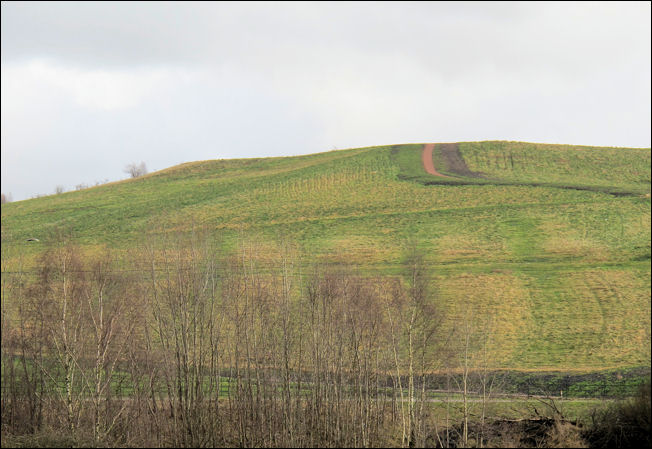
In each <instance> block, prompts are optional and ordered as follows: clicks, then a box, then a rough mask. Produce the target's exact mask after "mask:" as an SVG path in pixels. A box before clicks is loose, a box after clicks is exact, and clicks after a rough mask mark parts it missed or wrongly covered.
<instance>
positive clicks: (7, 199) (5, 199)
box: [1, 193, 11, 204]
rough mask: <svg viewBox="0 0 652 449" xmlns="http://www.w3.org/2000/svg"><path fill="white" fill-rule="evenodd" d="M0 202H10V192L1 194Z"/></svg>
mask: <svg viewBox="0 0 652 449" xmlns="http://www.w3.org/2000/svg"><path fill="white" fill-rule="evenodd" d="M1 202H2V204H7V203H11V193H7V194H4V193H3V194H2V201H1Z"/></svg>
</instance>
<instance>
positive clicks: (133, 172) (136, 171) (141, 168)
mask: <svg viewBox="0 0 652 449" xmlns="http://www.w3.org/2000/svg"><path fill="white" fill-rule="evenodd" d="M124 172H125V173H128V174H129V176H131V177H132V178H138V177H140V176H143V175H146V174H147V166H146V165H145V163H144V162H141V163H140V164H136V163H135V162H132V163H131V164H128V165H127V166H126V167H125V169H124Z"/></svg>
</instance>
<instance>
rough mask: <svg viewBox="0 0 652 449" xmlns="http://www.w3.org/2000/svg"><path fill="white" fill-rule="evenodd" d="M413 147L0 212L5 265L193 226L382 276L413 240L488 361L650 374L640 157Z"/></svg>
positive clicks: (180, 171) (196, 169) (286, 162)
mask: <svg viewBox="0 0 652 449" xmlns="http://www.w3.org/2000/svg"><path fill="white" fill-rule="evenodd" d="M422 149H423V145H422V144H413V145H394V146H382V147H369V148H361V149H353V150H344V151H333V152H327V153H320V154H313V155H309V156H299V157H284V158H264V159H239V160H213V161H201V162H193V163H187V164H182V165H179V166H176V167H172V168H169V169H166V170H162V171H159V172H156V173H152V174H150V175H147V176H144V177H142V178H138V179H134V180H128V181H121V182H115V183H111V184H107V185H103V186H98V187H94V188H90V189H87V190H83V191H76V192H68V193H64V194H60V195H54V196H50V197H44V198H38V199H33V200H28V201H21V202H16V203H10V204H5V205H3V206H2V251H3V256H2V257H3V271H11V269H12V267H14V269H15V267H17V266H18V263H19V260H20V263H21V264H22V266H24V267H30V266H33V265H34V263H35V257H36V255H38V253H39V252H40V251H41V250H42V248H43V247H44V246H45V245H47V243H48V239H49V238H51V237H49V236H50V235H51V232H52V231H54V230H55V229H59V228H66V229H69V230H71V231H72V232H73V233H74V235H75V236H76V238H77V241H78V242H79V243H80V244H81V245H82V246H85V247H86V248H87V249H88V250H89V251H93V250H94V249H95V248H98V247H101V246H103V245H106V246H109V247H112V248H116V249H118V250H127V249H129V248H130V247H132V246H134V245H137V244H139V242H140V241H141V240H143V238H145V236H147V235H148V234H149V233H157V232H161V231H162V230H176V231H181V232H185V231H188V230H190V229H192V227H193V226H194V227H197V226H200V227H206V228H209V229H211V231H212V232H213V234H214V236H215V237H216V238H218V239H219V240H220V241H222V242H223V244H224V245H225V247H226V248H234V247H236V245H237V242H238V241H239V239H243V238H244V239H247V238H254V237H255V238H256V239H257V240H259V241H261V242H263V247H264V248H268V249H269V251H270V252H273V251H274V245H275V242H277V241H278V240H279V239H282V238H286V239H291V240H292V241H294V242H296V243H297V244H298V245H299V246H300V247H301V249H302V251H303V254H304V255H305V256H304V259H305V260H306V262H312V261H322V262H330V263H337V262H340V261H346V262H347V263H354V264H357V265H359V267H360V269H361V270H362V271H363V272H366V273H369V274H380V275H397V274H399V273H400V272H401V271H400V270H401V268H400V266H401V262H402V260H403V258H404V254H405V248H406V246H407V242H408V241H416V242H418V245H419V246H420V247H421V249H422V250H423V251H424V252H425V254H426V260H427V263H428V266H429V267H430V276H431V284H432V288H433V292H434V294H435V295H436V296H437V297H438V298H440V299H441V301H442V302H443V303H444V304H445V305H446V308H447V310H448V312H449V315H450V316H451V317H455V316H462V315H463V314H464V313H467V312H468V310H471V309H472V310H475V311H476V312H477V313H480V314H492V316H493V323H494V324H493V328H494V330H495V331H494V333H493V337H492V343H491V347H492V351H493V354H494V355H495V359H496V360H497V366H499V367H503V368H514V369H533V370H541V369H567V370H568V369H586V370H595V369H603V368H608V367H628V366H641V365H644V366H649V364H650V361H649V357H650V356H649V345H650V150H649V149H627V148H595V147H577V146H567V145H540V144H528V143H520V142H469V143H460V144H457V145H453V146H450V145H443V144H438V145H436V146H435V151H434V154H433V159H434V164H435V167H437V170H438V171H440V172H441V173H442V174H446V175H448V177H446V178H444V177H437V176H433V175H429V174H428V173H426V172H425V170H424V168H423V164H422V161H421V155H422ZM29 237H37V238H39V239H40V240H41V242H39V243H38V244H33V242H25V240H26V239H27V238H29ZM263 256H264V255H261V257H263Z"/></svg>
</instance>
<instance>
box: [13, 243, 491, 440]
mask: <svg viewBox="0 0 652 449" xmlns="http://www.w3.org/2000/svg"><path fill="white" fill-rule="evenodd" d="M49 240H50V241H56V242H57V243H56V244H52V245H50V246H49V247H48V248H47V249H46V250H44V251H43V253H42V255H41V256H40V259H39V261H38V266H37V270H36V273H34V274H33V275H31V276H29V275H27V274H24V273H21V272H18V273H16V274H15V275H11V276H10V275H3V278H2V301H3V304H2V397H1V400H2V404H1V405H2V430H3V433H4V432H9V433H13V434H29V433H36V432H41V431H43V429H53V430H54V431H56V432H59V433H60V434H63V435H66V436H68V437H70V438H73V439H74V441H85V442H87V443H88V444H93V445H102V444H109V445H129V446H175V447H205V446H212V447H215V446H239V447H251V446H265V447H278V446H283V447H294V446H310V447H314V446H325V447H348V446H364V447H370V446H388V445H389V446H400V447H410V446H426V445H432V446H439V447H442V446H444V447H445V446H449V445H450V438H452V436H451V435H449V433H448V431H449V429H458V430H456V432H457V433H458V435H456V436H455V438H457V440H456V441H461V444H463V445H468V442H469V439H470V438H471V437H473V438H474V441H476V442H477V441H480V444H482V441H483V434H482V432H483V431H484V430H483V429H484V420H485V414H486V403H487V402H486V401H487V400H488V398H489V397H490V396H491V394H492V388H493V384H492V382H493V378H492V377H491V376H490V375H489V374H488V371H487V369H486V368H487V366H489V360H488V359H487V357H488V355H487V352H486V347H487V340H488V338H490V322H489V321H488V320H484V321H482V322H481V321H478V320H473V319H472V318H471V314H470V315H469V319H466V320H464V321H463V322H460V323H459V326H456V327H451V326H446V325H444V322H445V318H446V313H445V310H443V308H442V307H441V306H440V304H438V301H437V297H436V295H434V294H433V293H432V291H431V289H430V286H429V273H428V270H427V268H426V264H425V263H424V258H423V254H421V253H420V252H419V251H418V249H417V246H416V245H414V244H412V245H408V246H409V247H410V249H408V250H407V251H406V255H405V258H404V259H405V261H404V272H403V275H402V276H394V277H387V276H386V277H369V276H363V275H361V274H359V273H357V272H356V270H355V269H354V268H353V267H351V266H346V265H337V266H328V265H324V264H306V263H303V262H302V259H301V256H300V251H298V249H297V248H296V247H295V246H294V245H293V244H292V243H291V242H281V243H279V244H278V245H277V247H276V249H275V250H274V251H269V249H268V248H265V249H263V246H262V245H257V244H256V243H254V242H253V241H245V240H243V241H241V242H240V243H239V245H238V248H237V249H236V250H233V251H225V250H223V249H222V248H221V247H220V246H219V245H217V244H216V243H215V241H214V239H212V238H209V237H208V234H206V235H201V234H200V233H192V234H188V235H171V234H163V236H159V237H158V238H157V239H150V240H149V241H148V242H145V243H143V244H142V245H141V246H140V248H139V249H138V250H133V251H130V252H128V253H127V254H125V253H118V252H116V251H112V250H108V249H104V250H101V251H98V252H96V253H94V254H85V253H82V251H80V249H79V248H77V247H76V246H75V245H74V244H73V243H72V240H70V239H66V238H65V237H63V236H59V237H58V238H56V239H49ZM3 263H4V261H3ZM263 263H264V265H265V269H262V265H263ZM270 267H271V268H270ZM481 323H482V324H481ZM483 349H484V351H483ZM483 367H484V369H482V368H483ZM433 372H446V373H450V376H449V377H448V378H449V381H450V385H449V389H450V390H453V389H454V390H457V391H459V393H460V398H461V400H460V401H459V403H456V404H455V406H457V407H458V408H459V410H458V411H459V416H461V417H462V424H461V426H459V427H452V426H449V425H448V424H450V423H449V422H448V420H449V415H448V411H447V412H446V415H445V416H433V411H432V407H429V405H428V404H429V400H428V399H429V391H428V390H429V387H428V378H429V377H428V376H429V375H430V374H432V373H433ZM472 385H473V387H472ZM471 388H473V389H475V391H476V392H478V393H480V394H481V396H480V397H481V398H482V401H481V402H480V404H479V405H478V404H475V407H476V408H475V411H474V414H475V415H474V419H475V420H476V421H479V422H480V423H481V424H482V425H481V426H480V427H478V428H479V429H480V430H477V431H476V434H475V435H473V436H471V435H469V419H470V417H471V407H472V406H471V404H470V403H469V402H468V401H467V398H468V394H469V392H470V390H471ZM447 410H448V409H447Z"/></svg>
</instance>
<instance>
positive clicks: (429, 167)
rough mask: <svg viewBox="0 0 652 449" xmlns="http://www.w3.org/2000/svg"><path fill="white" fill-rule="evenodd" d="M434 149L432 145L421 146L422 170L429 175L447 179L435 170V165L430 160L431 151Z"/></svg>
mask: <svg viewBox="0 0 652 449" xmlns="http://www.w3.org/2000/svg"><path fill="white" fill-rule="evenodd" d="M434 149H435V144H434V143H427V144H425V145H424V146H423V152H422V153H421V161H422V162H423V168H425V169H426V171H427V172H428V173H430V174H431V175H435V176H441V177H443V178H448V176H446V175H442V174H441V173H439V172H438V171H437V170H435V163H434V162H433V160H432V150H434Z"/></svg>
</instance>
